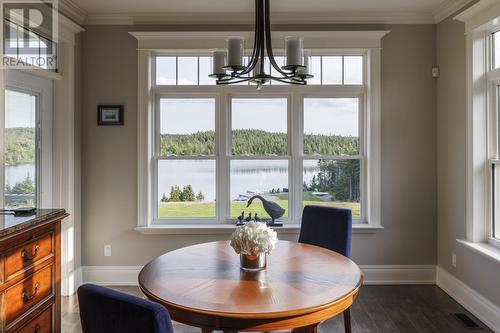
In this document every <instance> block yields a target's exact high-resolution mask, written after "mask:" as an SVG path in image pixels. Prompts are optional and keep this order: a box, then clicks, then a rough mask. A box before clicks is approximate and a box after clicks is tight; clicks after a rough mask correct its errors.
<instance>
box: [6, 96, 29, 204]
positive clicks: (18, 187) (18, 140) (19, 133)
mask: <svg viewBox="0 0 500 333" xmlns="http://www.w3.org/2000/svg"><path fill="white" fill-rule="evenodd" d="M36 110H37V97H36V96H34V95H30V94H27V93H22V92H17V91H12V90H6V91H5V155H4V157H5V166H4V167H5V169H4V170H5V207H8V208H13V207H35V206H36V204H37V202H36V201H37V200H36V193H37V191H36V163H37V162H36V155H37V154H36V122H37V120H36V117H37V111H36Z"/></svg>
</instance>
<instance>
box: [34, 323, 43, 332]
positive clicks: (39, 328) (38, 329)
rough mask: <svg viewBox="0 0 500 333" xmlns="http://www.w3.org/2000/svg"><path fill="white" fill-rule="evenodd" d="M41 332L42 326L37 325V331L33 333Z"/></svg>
mask: <svg viewBox="0 0 500 333" xmlns="http://www.w3.org/2000/svg"><path fill="white" fill-rule="evenodd" d="M41 331H42V328H41V327H40V325H36V327H35V330H34V331H33V333H40V332H41Z"/></svg>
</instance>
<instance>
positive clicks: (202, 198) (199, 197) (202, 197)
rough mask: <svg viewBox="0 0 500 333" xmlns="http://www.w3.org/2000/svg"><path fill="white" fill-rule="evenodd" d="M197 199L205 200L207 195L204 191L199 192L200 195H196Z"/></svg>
mask: <svg viewBox="0 0 500 333" xmlns="http://www.w3.org/2000/svg"><path fill="white" fill-rule="evenodd" d="M196 200H198V201H204V200H205V196H204V195H203V193H201V192H200V193H198V195H197V196H196Z"/></svg>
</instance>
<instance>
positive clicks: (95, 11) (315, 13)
mask: <svg viewBox="0 0 500 333" xmlns="http://www.w3.org/2000/svg"><path fill="white" fill-rule="evenodd" d="M270 1H271V12H272V20H273V22H274V23H403V24H404V23H407V24H411V23H435V22H439V21H440V20H442V19H444V18H445V17H447V16H449V15H451V14H452V13H453V12H455V11H456V10H458V9H460V8H462V7H463V6H464V5H466V4H467V3H469V2H471V1H473V0H270ZM59 3H60V7H61V10H62V11H63V13H65V14H67V15H68V16H70V17H71V18H73V19H74V20H75V21H77V22H78V23H84V24H142V23H190V24H192V23H222V24H223V23H251V21H252V15H253V12H254V0H60V2H59Z"/></svg>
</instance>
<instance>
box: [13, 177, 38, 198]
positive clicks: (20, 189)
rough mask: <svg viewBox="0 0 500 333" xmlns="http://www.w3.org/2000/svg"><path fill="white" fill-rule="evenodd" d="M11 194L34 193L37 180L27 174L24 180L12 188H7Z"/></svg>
mask: <svg viewBox="0 0 500 333" xmlns="http://www.w3.org/2000/svg"><path fill="white" fill-rule="evenodd" d="M7 191H9V192H7V193H9V194H32V193H35V192H36V188H35V182H34V181H33V179H32V178H31V176H30V174H29V173H28V175H26V178H25V179H24V180H23V181H20V182H18V183H16V184H15V185H14V186H13V187H12V188H10V189H7Z"/></svg>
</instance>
